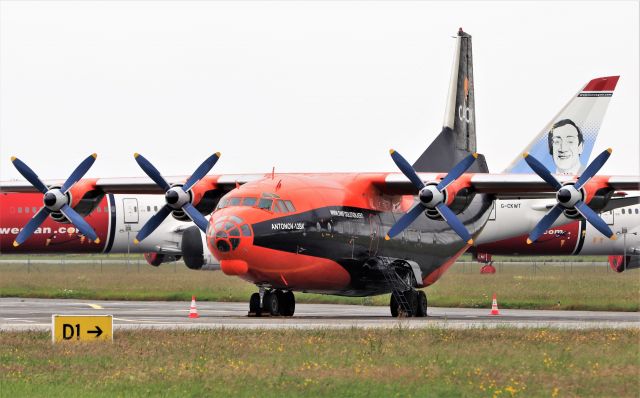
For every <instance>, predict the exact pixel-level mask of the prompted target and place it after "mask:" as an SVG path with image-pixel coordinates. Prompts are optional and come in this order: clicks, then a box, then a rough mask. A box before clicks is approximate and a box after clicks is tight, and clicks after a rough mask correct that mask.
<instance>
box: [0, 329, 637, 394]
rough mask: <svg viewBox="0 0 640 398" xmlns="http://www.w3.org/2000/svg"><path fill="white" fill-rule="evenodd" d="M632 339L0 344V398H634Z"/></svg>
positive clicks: (553, 335) (152, 337) (437, 334)
mask: <svg viewBox="0 0 640 398" xmlns="http://www.w3.org/2000/svg"><path fill="white" fill-rule="evenodd" d="M639 339H640V331H638V330H624V331H617V330H586V331H573V330H572V331H561V330H547V329H533V330H517V329H497V330H487V329H471V330H443V329H422V330H409V329H402V328H397V329H393V330H358V329H352V330H315V331H313V330H310V331H294V330H281V331H261V330H206V331H205V330H201V331H157V330H156V331H149V330H145V331H126V332H124V331H123V332H120V333H118V334H117V335H116V338H115V340H114V342H113V343H104V344H101V343H86V344H59V345H55V346H54V345H52V344H51V342H50V337H49V334H48V333H35V332H29V333H18V332H16V333H13V332H11V333H1V334H0V392H2V394H1V395H3V396H11V397H14V396H46V397H58V396H65V397H67V396H77V395H79V394H81V393H86V394H90V395H91V396H97V397H99V396H109V397H111V396H127V397H135V396H181V397H185V396H187V397H189V396H233V397H250V396H260V397H277V396H283V395H284V396H305V397H315V396H341V397H389V396H420V397H422V396H444V397H446V396H451V397H459V396H481V397H486V396H489V397H491V396H493V397H514V396H523V397H557V396H580V397H614V396H615V397H637V396H639V395H640V384H639V383H640V379H638V374H640V353H639V351H638V347H639V346H638V341H639Z"/></svg>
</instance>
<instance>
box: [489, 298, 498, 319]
mask: <svg viewBox="0 0 640 398" xmlns="http://www.w3.org/2000/svg"><path fill="white" fill-rule="evenodd" d="M489 315H500V311H498V300H497V299H496V294H495V293H493V300H492V301H491V313H490V314H489Z"/></svg>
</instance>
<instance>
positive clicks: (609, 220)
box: [600, 210, 614, 225]
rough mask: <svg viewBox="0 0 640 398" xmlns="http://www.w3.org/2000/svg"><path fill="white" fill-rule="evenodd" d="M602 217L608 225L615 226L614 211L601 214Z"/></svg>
mask: <svg viewBox="0 0 640 398" xmlns="http://www.w3.org/2000/svg"><path fill="white" fill-rule="evenodd" d="M600 217H602V219H603V220H604V222H606V223H607V225H613V221H614V220H613V210H609V211H606V212H604V213H600Z"/></svg>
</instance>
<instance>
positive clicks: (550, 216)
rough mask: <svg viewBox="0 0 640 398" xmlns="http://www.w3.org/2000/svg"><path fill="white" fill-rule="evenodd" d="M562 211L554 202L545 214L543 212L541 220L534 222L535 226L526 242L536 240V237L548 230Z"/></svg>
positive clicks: (530, 242)
mask: <svg viewBox="0 0 640 398" xmlns="http://www.w3.org/2000/svg"><path fill="white" fill-rule="evenodd" d="M562 211H563V209H562V206H560V205H559V204H556V205H555V206H553V207H552V208H551V210H549V211H548V212H547V214H545V216H544V217H542V220H540V221H539V222H538V224H536V226H535V228H533V231H531V233H529V238H528V239H527V244H529V245H530V244H532V243H533V242H535V241H536V240H538V238H539V237H541V236H542V234H543V233H544V231H546V230H548V229H549V228H550V227H551V225H553V223H554V222H555V221H556V220H557V219H558V217H560V214H562Z"/></svg>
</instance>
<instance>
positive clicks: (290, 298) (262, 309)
mask: <svg viewBox="0 0 640 398" xmlns="http://www.w3.org/2000/svg"><path fill="white" fill-rule="evenodd" d="M260 296H262V300H261V297H260ZM295 310H296V299H295V296H294V295H293V292H292V291H290V290H288V291H286V292H283V291H282V290H266V291H265V290H264V288H260V293H253V294H252V295H251V298H250V299H249V316H293V314H294V312H295Z"/></svg>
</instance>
